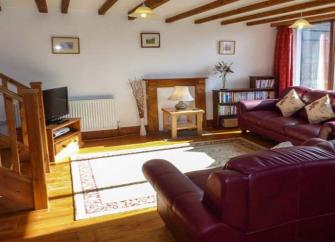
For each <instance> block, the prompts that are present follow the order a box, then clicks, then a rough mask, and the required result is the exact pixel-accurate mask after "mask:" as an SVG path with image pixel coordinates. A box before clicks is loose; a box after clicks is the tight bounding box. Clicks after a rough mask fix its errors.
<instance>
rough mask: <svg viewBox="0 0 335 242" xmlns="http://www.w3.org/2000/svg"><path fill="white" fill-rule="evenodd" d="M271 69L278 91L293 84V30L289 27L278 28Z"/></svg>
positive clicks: (280, 91)
mask: <svg viewBox="0 0 335 242" xmlns="http://www.w3.org/2000/svg"><path fill="white" fill-rule="evenodd" d="M273 69H274V70H273V72H274V75H275V76H276V77H277V79H278V91H279V93H282V91H283V90H285V89H286V88H287V87H290V86H292V85H293V30H292V29H291V28H289V27H279V28H278V33H277V39H276V49H275V61H274V68H273Z"/></svg>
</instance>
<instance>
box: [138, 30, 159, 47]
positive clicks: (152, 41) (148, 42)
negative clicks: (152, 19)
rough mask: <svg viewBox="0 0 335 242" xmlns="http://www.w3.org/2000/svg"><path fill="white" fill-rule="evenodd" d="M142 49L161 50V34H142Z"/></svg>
mask: <svg viewBox="0 0 335 242" xmlns="http://www.w3.org/2000/svg"><path fill="white" fill-rule="evenodd" d="M141 47H142V48H160V47H161V35H160V33H141Z"/></svg>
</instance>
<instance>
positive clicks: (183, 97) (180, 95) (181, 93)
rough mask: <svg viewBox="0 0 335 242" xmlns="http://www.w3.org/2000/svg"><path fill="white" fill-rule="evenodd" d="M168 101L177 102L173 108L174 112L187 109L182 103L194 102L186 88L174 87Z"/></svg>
mask: <svg viewBox="0 0 335 242" xmlns="http://www.w3.org/2000/svg"><path fill="white" fill-rule="evenodd" d="M169 100H171V101H179V102H178V103H177V104H176V106H175V108H176V110H184V109H186V108H187V104H186V103H184V102H190V101H194V98H193V97H192V95H191V93H190V90H189V88H188V87H183V86H176V87H174V91H173V93H172V94H171V96H170V97H169Z"/></svg>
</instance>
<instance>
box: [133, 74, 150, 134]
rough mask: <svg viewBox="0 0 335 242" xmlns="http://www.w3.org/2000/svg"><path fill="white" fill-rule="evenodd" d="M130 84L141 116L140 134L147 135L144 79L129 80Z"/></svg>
mask: <svg viewBox="0 0 335 242" xmlns="http://www.w3.org/2000/svg"><path fill="white" fill-rule="evenodd" d="M129 84H130V86H131V89H132V91H133V96H134V98H135V101H136V106H137V110H138V115H139V117H140V135H141V136H146V135H147V131H146V129H145V120H144V101H145V93H144V87H143V80H141V79H135V80H129Z"/></svg>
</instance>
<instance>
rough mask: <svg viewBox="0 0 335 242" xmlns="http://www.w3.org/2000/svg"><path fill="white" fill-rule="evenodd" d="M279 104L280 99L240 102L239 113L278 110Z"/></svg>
mask: <svg viewBox="0 0 335 242" xmlns="http://www.w3.org/2000/svg"><path fill="white" fill-rule="evenodd" d="M277 102H278V99H265V100H249V101H240V103H239V109H238V111H239V113H245V112H250V111H260V110H276V109H277V107H276V103H277Z"/></svg>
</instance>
